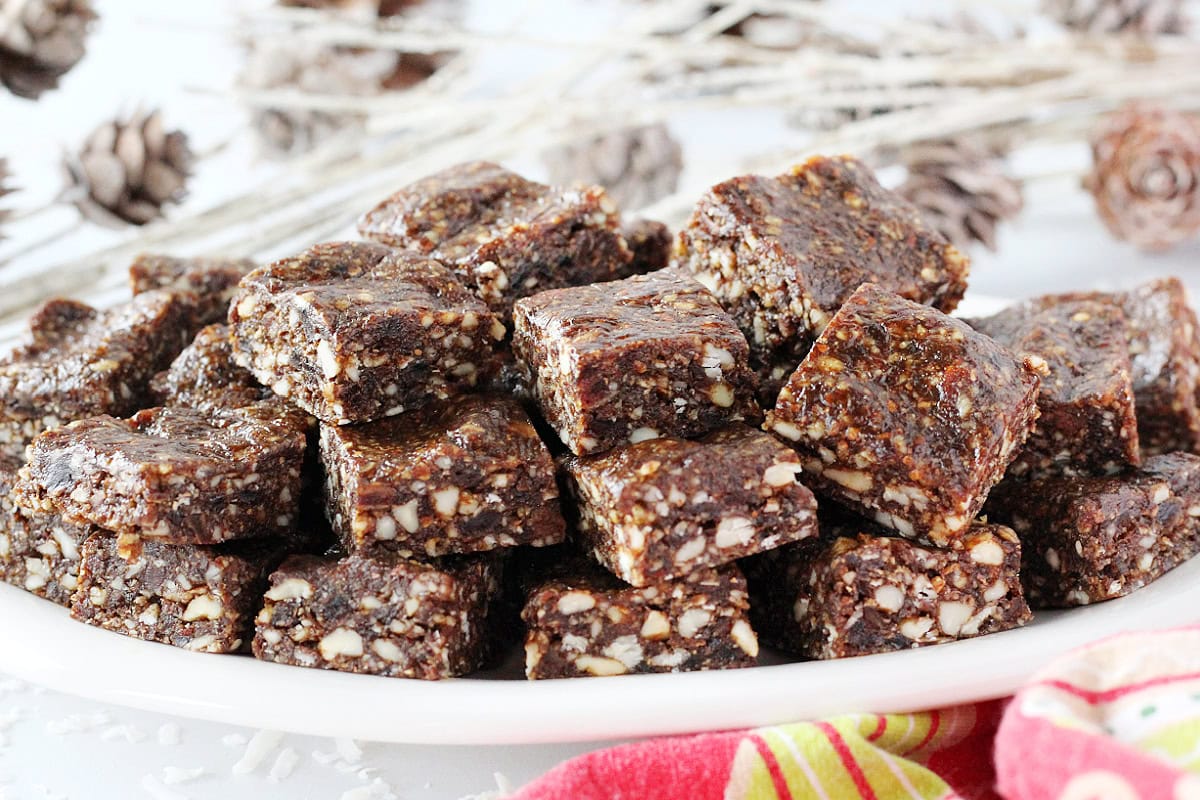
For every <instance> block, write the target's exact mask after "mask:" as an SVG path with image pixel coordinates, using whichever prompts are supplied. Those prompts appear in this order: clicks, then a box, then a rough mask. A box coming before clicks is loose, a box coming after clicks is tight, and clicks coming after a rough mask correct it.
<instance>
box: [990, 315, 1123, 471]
mask: <svg viewBox="0 0 1200 800" xmlns="http://www.w3.org/2000/svg"><path fill="white" fill-rule="evenodd" d="M967 322H968V323H969V324H970V325H971V327H973V328H974V329H975V330H977V331H979V332H980V333H984V334H987V335H988V336H991V337H992V338H993V339H995V340H996V341H998V342H1000V344H1002V345H1004V346H1005V347H1007V348H1008V349H1009V350H1011V351H1012V352H1013V353H1017V354H1031V355H1034V356H1037V357H1038V358H1041V359H1042V360H1043V361H1045V362H1046V366H1047V370H1048V373H1047V374H1045V375H1043V376H1042V385H1041V391H1040V392H1039V394H1038V409H1039V410H1040V411H1041V414H1040V416H1039V417H1038V421H1037V425H1035V426H1034V429H1033V432H1032V433H1031V434H1029V439H1028V441H1026V442H1025V447H1024V448H1023V449H1022V450H1021V452H1020V454H1019V455H1018V456H1017V458H1016V460H1015V461H1013V463H1012V465H1011V466H1010V467H1009V468H1008V477H1009V478H1018V479H1022V480H1024V479H1028V478H1040V477H1050V476H1054V475H1065V476H1071V475H1103V474H1111V473H1115V472H1120V471H1122V470H1124V469H1126V468H1127V467H1130V466H1137V465H1138V464H1139V463H1141V456H1140V453H1139V451H1138V435H1137V415H1136V413H1135V410H1134V400H1133V383H1132V379H1131V377H1130V370H1131V366H1130V363H1129V342H1128V328H1127V326H1126V323H1125V315H1124V314H1123V313H1122V312H1121V309H1120V308H1117V307H1116V306H1114V305H1112V304H1111V303H1098V302H1095V301H1092V300H1082V299H1073V298H1069V297H1061V296H1058V297H1055V296H1048V297H1039V298H1035V299H1033V300H1029V301H1027V302H1024V303H1020V304H1018V305H1015V306H1012V307H1011V308H1008V309H1005V310H1004V311H1001V312H1000V313H998V314H996V315H994V316H991V317H987V318H986V319H972V320H968V321H967Z"/></svg>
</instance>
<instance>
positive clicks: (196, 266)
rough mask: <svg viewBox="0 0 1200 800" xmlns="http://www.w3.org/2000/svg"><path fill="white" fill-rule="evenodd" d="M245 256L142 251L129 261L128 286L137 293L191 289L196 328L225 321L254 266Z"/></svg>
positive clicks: (192, 321) (193, 320)
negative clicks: (188, 255)
mask: <svg viewBox="0 0 1200 800" xmlns="http://www.w3.org/2000/svg"><path fill="white" fill-rule="evenodd" d="M255 266H256V265H255V263H254V262H253V261H251V260H249V259H244V258H175V257H174V256H166V255H157V254H151V253H143V254H141V255H139V256H138V257H137V258H135V259H134V260H133V263H132V264H130V265H129V287H130V289H132V290H133V293H134V294H135V295H137V294H141V293H142V292H148V291H152V290H154V289H166V290H168V291H171V292H192V293H194V294H195V299H194V300H193V301H192V316H191V327H192V329H193V330H195V329H197V328H201V327H203V326H205V325H209V324H211V323H214V322H224V321H225V316H226V314H227V313H228V312H229V301H230V300H232V299H233V292H234V289H235V288H236V287H237V284H238V281H240V280H241V279H242V276H244V275H245V274H246V273H248V272H250V270H252V269H254V267H255Z"/></svg>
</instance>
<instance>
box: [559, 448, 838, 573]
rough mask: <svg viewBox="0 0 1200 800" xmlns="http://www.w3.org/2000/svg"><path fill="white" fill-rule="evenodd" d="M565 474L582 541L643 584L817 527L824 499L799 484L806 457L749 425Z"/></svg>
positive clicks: (624, 451)
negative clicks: (820, 499) (817, 514)
mask: <svg viewBox="0 0 1200 800" xmlns="http://www.w3.org/2000/svg"><path fill="white" fill-rule="evenodd" d="M565 471H566V474H567V484H568V486H569V487H570V489H571V492H572V494H573V495H574V496H575V500H576V505H577V506H578V508H579V517H580V519H579V536H580V541H581V544H582V545H583V546H584V547H586V548H587V549H588V550H590V551H591V553H592V554H593V556H594V557H595V558H596V559H597V560H598V561H599V562H600V563H601V564H603V565H604V566H605V567H607V568H608V569H609V570H610V571H612V572H613V574H615V575H617V576H618V577H620V578H621V579H622V580H624V581H625V582H627V583H630V584H633V585H634V586H650V585H654V584H657V583H661V582H663V581H667V580H672V579H675V578H680V577H683V576H684V575H687V574H688V573H690V572H693V571H695V570H698V569H702V568H704V567H717V566H720V565H722V564H728V563H729V562H731V561H734V560H735V559H738V558H741V557H742V556H748V555H751V554H753V553H758V552H761V551H763V550H770V549H771V548H773V547H778V546H780V545H782V544H786V543H788V542H794V541H798V540H800V539H803V538H805V537H808V536H812V535H815V534H816V533H817V519H816V511H817V501H816V499H815V498H814V497H813V495H812V492H810V491H809V490H808V489H806V488H805V487H804V486H802V485H801V484H799V483H797V481H796V475H797V473H799V472H800V459H799V457H798V456H797V455H796V453H795V452H794V451H792V450H790V449H788V448H787V447H785V446H784V445H782V444H780V443H779V441H778V440H776V439H775V437H773V436H771V435H769V434H766V433H763V432H762V431H758V430H755V429H753V428H749V427H746V426H744V425H735V426H730V427H728V428H725V429H722V430H719V431H717V432H716V433H713V434H710V435H709V436H707V437H706V438H704V439H702V440H700V441H687V440H684V439H653V440H650V441H646V442H640V443H638V444H631V445H625V446H622V447H618V448H616V449H615V450H610V451H609V452H607V453H604V454H602V455H598V456H584V457H577V458H569V459H567V460H566V461H565Z"/></svg>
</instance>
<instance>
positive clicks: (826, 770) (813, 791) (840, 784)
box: [760, 722, 858, 800]
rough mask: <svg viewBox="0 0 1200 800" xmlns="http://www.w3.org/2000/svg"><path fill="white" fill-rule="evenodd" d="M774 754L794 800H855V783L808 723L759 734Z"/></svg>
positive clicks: (775, 728)
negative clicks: (849, 799) (845, 799)
mask: <svg viewBox="0 0 1200 800" xmlns="http://www.w3.org/2000/svg"><path fill="white" fill-rule="evenodd" d="M760 733H761V735H762V737H763V739H764V741H766V743H767V746H768V747H770V748H771V752H772V753H774V754H775V758H776V759H778V761H779V766H780V769H781V771H782V772H783V776H784V778H785V779H786V780H787V785H788V789H789V790H790V791H791V793H792V797H793V798H795V800H841V798H854V797H858V790H857V789H856V788H855V786H854V781H853V780H852V779H851V778H850V776H849V775H848V774H847V773H846V770H845V769H844V768H843V767H842V762H841V760H840V759H839V758H838V754H837V752H836V751H835V750H834V749H833V745H831V744H830V743H829V739H827V738H826V737H825V734H824V733H822V732H821V731H820V730H818V729H817V728H815V727H813V726H812V725H810V724H808V723H807V722H799V723H796V724H794V725H780V726H777V727H774V728H764V729H763V730H762V731H760Z"/></svg>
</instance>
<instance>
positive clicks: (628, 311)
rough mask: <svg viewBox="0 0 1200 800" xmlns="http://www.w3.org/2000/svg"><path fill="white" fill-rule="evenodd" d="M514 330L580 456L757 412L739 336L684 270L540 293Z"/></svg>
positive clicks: (540, 393)
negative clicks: (682, 271)
mask: <svg viewBox="0 0 1200 800" xmlns="http://www.w3.org/2000/svg"><path fill="white" fill-rule="evenodd" d="M513 325H514V331H513V349H514V351H515V352H516V355H517V358H518V359H519V360H520V361H522V362H523V363H524V364H525V365H526V367H527V368H528V370H529V373H530V375H532V376H533V391H534V395H535V397H536V398H537V402H538V405H539V406H540V407H541V410H542V414H543V416H545V418H546V421H547V422H548V423H549V424H550V426H551V427H553V428H554V430H555V431H557V432H558V435H559V438H561V439H562V441H563V443H564V444H565V445H566V446H567V447H568V448H570V450H571V452H573V453H575V454H576V455H584V454H588V453H600V452H603V451H605V450H609V449H611V448H613V447H615V446H617V445H619V444H626V443H628V442H639V441H642V440H645V439H653V438H657V437H659V436H680V437H684V438H686V437H691V436H699V435H701V434H704V433H707V432H708V431H711V430H714V429H716V428H719V427H722V426H723V425H725V424H726V423H728V422H732V421H737V420H743V419H747V418H750V419H753V418H756V417H757V416H758V406H757V404H756V403H755V401H754V375H753V374H752V373H751V372H750V369H749V367H748V366H747V354H748V353H747V347H746V339H745V337H744V336H742V334H741V331H739V330H738V329H737V326H736V325H734V324H733V321H732V320H731V319H730V318H729V315H728V314H726V313H725V312H724V311H723V310H722V309H721V306H720V305H719V304H718V303H717V301H716V300H714V299H713V296H712V295H711V294H709V293H708V291H707V290H706V289H705V288H704V287H703V286H701V285H700V284H698V283H696V282H695V281H694V280H692V279H691V278H690V277H688V276H687V275H686V274H685V273H681V272H678V271H676V270H661V271H659V272H654V273H651V274H649V275H637V276H635V277H632V278H626V279H625V280H621V281H614V282H612V283H606V284H597V285H593V286H579V287H576V288H571V289H556V290H553V291H549V292H542V293H541V294H539V295H535V296H533V297H528V298H525V299H524V300H521V301H520V302H519V303H517V306H516V309H515V311H514V319H513Z"/></svg>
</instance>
